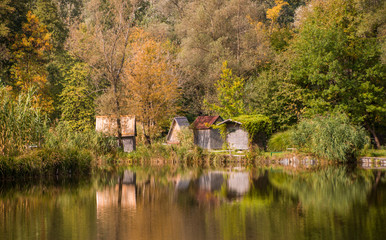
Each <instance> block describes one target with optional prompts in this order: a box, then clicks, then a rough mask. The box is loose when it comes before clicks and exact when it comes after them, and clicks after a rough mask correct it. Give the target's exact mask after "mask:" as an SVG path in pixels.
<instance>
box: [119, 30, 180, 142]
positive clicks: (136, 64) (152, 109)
mask: <svg viewBox="0 0 386 240" xmlns="http://www.w3.org/2000/svg"><path fill="white" fill-rule="evenodd" d="M130 40H131V46H130V48H129V49H131V56H130V57H129V60H128V61H127V63H126V66H125V74H126V84H125V85H126V87H127V89H128V92H129V94H128V95H129V99H128V106H129V112H130V113H131V114H133V115H135V116H136V118H137V120H138V121H139V122H140V123H141V124H142V126H143V128H144V131H145V135H147V136H148V137H149V138H152V137H154V136H156V135H157V132H159V129H160V127H161V124H162V123H164V122H166V121H167V120H168V119H169V118H170V117H172V116H174V114H176V112H177V104H176V103H177V99H178V97H179V91H178V80H177V74H176V66H175V63H174V61H173V60H174V59H173V56H172V54H171V53H170V49H171V46H170V43H168V42H161V41H157V40H156V39H154V38H153V37H151V36H150V35H149V34H148V33H146V32H145V31H143V30H142V29H135V30H134V31H133V33H132V34H131V39H130Z"/></svg>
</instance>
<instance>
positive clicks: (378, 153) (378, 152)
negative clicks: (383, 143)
mask: <svg viewBox="0 0 386 240" xmlns="http://www.w3.org/2000/svg"><path fill="white" fill-rule="evenodd" d="M361 155H362V156H363V157H384V158H386V148H382V149H368V150H366V151H364V152H363V153H362V154H361Z"/></svg>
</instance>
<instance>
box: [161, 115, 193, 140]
mask: <svg viewBox="0 0 386 240" xmlns="http://www.w3.org/2000/svg"><path fill="white" fill-rule="evenodd" d="M188 127H189V121H188V119H187V118H186V117H175V118H174V119H173V121H172V124H171V126H170V129H169V133H168V135H167V137H166V143H167V144H179V143H180V140H179V139H178V137H179V133H180V132H181V130H183V129H184V128H186V129H188Z"/></svg>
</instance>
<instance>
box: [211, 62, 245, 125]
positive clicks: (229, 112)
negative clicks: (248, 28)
mask: <svg viewBox="0 0 386 240" xmlns="http://www.w3.org/2000/svg"><path fill="white" fill-rule="evenodd" d="M244 84H245V80H244V79H243V78H240V77H238V76H235V75H233V73H232V69H230V68H228V63H227V62H226V61H225V62H224V63H223V67H222V74H221V78H220V79H219V80H218V82H217V84H216V88H217V98H218V102H219V104H216V103H213V104H209V103H208V101H207V100H205V101H204V103H206V105H208V106H209V108H210V109H211V110H212V111H214V112H216V113H217V114H219V115H221V116H223V117H225V118H230V117H234V116H239V115H241V114H244V113H245V107H244V102H243V97H244Z"/></svg>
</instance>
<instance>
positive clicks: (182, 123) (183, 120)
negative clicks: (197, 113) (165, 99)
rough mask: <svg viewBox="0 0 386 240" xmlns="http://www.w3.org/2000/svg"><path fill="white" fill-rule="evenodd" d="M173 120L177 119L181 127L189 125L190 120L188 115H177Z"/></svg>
mask: <svg viewBox="0 0 386 240" xmlns="http://www.w3.org/2000/svg"><path fill="white" fill-rule="evenodd" d="M173 121H176V123H177V124H178V125H179V126H181V127H189V121H188V119H187V118H186V117H175V118H174V119H173Z"/></svg>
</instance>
